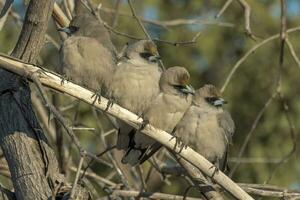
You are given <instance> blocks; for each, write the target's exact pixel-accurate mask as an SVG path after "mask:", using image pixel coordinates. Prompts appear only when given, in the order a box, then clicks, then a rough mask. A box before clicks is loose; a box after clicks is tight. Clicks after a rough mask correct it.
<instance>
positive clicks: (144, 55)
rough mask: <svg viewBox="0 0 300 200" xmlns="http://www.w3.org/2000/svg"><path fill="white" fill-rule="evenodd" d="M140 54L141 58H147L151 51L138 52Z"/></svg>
mask: <svg viewBox="0 0 300 200" xmlns="http://www.w3.org/2000/svg"><path fill="white" fill-rule="evenodd" d="M140 56H141V57H142V58H146V59H147V58H149V57H151V56H153V55H152V54H151V53H148V52H143V53H140Z"/></svg>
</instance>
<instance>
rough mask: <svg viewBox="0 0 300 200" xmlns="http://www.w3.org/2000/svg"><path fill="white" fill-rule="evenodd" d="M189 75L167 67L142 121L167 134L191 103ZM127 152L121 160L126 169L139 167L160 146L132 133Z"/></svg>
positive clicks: (180, 69)
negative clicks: (128, 165) (158, 90)
mask: <svg viewBox="0 0 300 200" xmlns="http://www.w3.org/2000/svg"><path fill="white" fill-rule="evenodd" d="M189 79H190V75H189V73H188V71H187V70H186V69H185V68H183V67H178V66H176V67H171V68H168V69H167V70H166V71H164V72H163V74H162V75H161V78H160V81H159V86H160V91H161V92H160V94H159V95H158V96H157V97H156V98H155V100H154V101H153V102H152V103H151V105H150V106H149V108H148V109H147V110H146V111H145V112H144V113H143V118H144V120H146V121H147V123H148V122H149V123H150V124H151V125H153V126H154V127H156V128H159V129H162V130H164V131H167V132H169V133H171V132H172V131H173V129H174V127H175V126H176V124H177V123H178V122H179V121H180V119H181V118H182V116H183V115H184V113H185V111H186V110H187V109H188V108H189V106H190V105H191V102H192V95H191V94H193V93H194V89H193V88H192V87H191V86H190V85H188V82H189ZM131 137H132V139H131V140H130V144H129V148H128V150H127V152H126V154H125V156H124V157H123V159H122V162H123V163H125V164H126V163H128V164H130V165H136V164H141V163H143V162H144V161H145V160H147V159H148V158H149V157H150V156H151V155H153V154H154V153H155V152H156V151H157V150H158V149H159V148H160V147H161V144H160V143H158V142H156V141H155V140H153V139H151V138H150V137H148V136H146V135H144V134H142V133H140V132H138V131H137V132H135V133H134V132H132V133H131Z"/></svg>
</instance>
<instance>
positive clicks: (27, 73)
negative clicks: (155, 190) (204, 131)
mask: <svg viewBox="0 0 300 200" xmlns="http://www.w3.org/2000/svg"><path fill="white" fill-rule="evenodd" d="M0 65H1V67H2V68H4V69H6V70H9V71H11V72H13V73H17V74H19V75H20V76H23V77H24V78H27V79H30V78H31V75H32V74H33V73H35V72H36V71H39V70H41V68H38V67H35V66H34V65H31V64H26V63H23V62H20V61H17V60H16V59H12V58H9V57H8V56H0ZM43 70H44V73H39V74H38V76H39V77H38V78H39V80H40V82H41V83H42V84H43V85H44V86H46V87H49V88H51V89H53V90H55V91H58V92H61V93H65V94H68V95H70V96H73V97H75V98H77V99H80V100H82V101H84V102H86V103H88V104H90V105H93V106H95V107H96V108H98V109H101V110H102V111H106V112H107V113H108V114H110V115H112V116H114V117H117V118H119V119H121V120H122V121H124V122H126V123H128V124H129V125H131V126H132V127H134V128H138V127H140V126H141V125H142V123H143V119H141V118H140V117H138V116H137V115H135V114H133V113H131V112H129V111H128V110H126V109H124V108H122V107H120V106H118V105H117V104H114V105H113V106H112V107H110V108H108V109H107V104H108V100H107V99H105V98H104V97H101V102H97V101H96V102H94V100H93V99H91V98H90V97H91V96H92V95H93V92H92V91H89V90H87V89H85V88H82V87H80V86H78V85H76V84H73V83H71V82H68V83H65V84H64V85H61V77H59V76H57V75H55V73H51V72H50V71H46V70H45V69H43ZM142 133H144V134H146V135H147V136H149V137H151V138H153V139H155V140H156V141H158V142H160V143H161V144H163V145H165V146H166V147H167V148H170V149H173V150H174V152H176V153H178V154H179V155H180V156H182V157H183V158H184V159H186V160H187V161H189V162H190V163H191V164H193V165H194V166H196V167H197V168H199V169H200V170H201V171H202V172H203V173H204V174H205V175H207V176H209V177H211V178H212V179H213V180H214V181H215V182H217V183H218V184H220V185H221V186H222V187H223V188H225V189H226V190H227V191H228V192H230V193H231V194H232V195H233V196H235V197H236V198H239V199H245V200H248V199H251V200H252V199H253V198H252V197H251V196H249V195H248V194H247V193H245V192H244V191H243V190H242V189H241V188H240V187H239V186H238V185H237V184H236V183H234V182H233V181H232V180H231V179H229V178H228V177H227V176H226V175H225V174H224V173H222V172H219V173H217V174H215V170H214V165H213V164H211V163H210V162H209V161H207V160H206V159H205V158H204V157H203V156H201V155H199V154H198V153H197V152H195V151H194V150H192V149H191V148H189V147H187V148H185V149H182V148H180V147H178V145H176V141H175V140H174V137H173V136H172V135H170V134H168V133H166V132H165V131H162V130H159V129H156V128H155V127H153V126H151V125H147V126H146V127H145V128H144V129H143V130H142Z"/></svg>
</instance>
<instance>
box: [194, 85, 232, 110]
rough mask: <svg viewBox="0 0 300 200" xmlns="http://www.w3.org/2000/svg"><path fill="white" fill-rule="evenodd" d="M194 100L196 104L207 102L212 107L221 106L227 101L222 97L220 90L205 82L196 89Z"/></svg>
mask: <svg viewBox="0 0 300 200" xmlns="http://www.w3.org/2000/svg"><path fill="white" fill-rule="evenodd" d="M194 102H195V103H196V104H200V103H207V104H209V105H211V106H214V107H222V106H223V105H224V104H226V103H227V101H225V100H224V99H223V98H222V95H221V92H220V91H219V90H218V89H217V88H216V87H215V86H214V85H210V84H206V85H204V86H203V87H201V88H199V89H198V90H197V91H196V93H195V97H194Z"/></svg>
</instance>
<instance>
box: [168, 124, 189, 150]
mask: <svg viewBox="0 0 300 200" xmlns="http://www.w3.org/2000/svg"><path fill="white" fill-rule="evenodd" d="M175 131H176V130H175V129H174V130H173V131H172V135H173V137H172V138H171V140H172V139H173V138H175V145H174V148H173V150H175V149H177V147H179V151H178V153H180V152H182V150H183V149H186V148H187V145H186V144H185V143H184V142H183V141H182V139H181V138H180V137H178V136H176V135H175Z"/></svg>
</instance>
